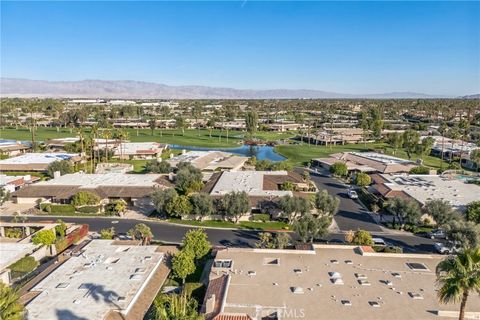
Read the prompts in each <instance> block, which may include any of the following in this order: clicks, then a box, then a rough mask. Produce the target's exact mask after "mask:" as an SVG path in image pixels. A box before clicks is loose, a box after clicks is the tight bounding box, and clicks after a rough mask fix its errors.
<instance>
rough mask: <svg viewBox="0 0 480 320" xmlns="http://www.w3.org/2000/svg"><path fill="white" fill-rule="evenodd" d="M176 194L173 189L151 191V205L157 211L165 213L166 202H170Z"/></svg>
mask: <svg viewBox="0 0 480 320" xmlns="http://www.w3.org/2000/svg"><path fill="white" fill-rule="evenodd" d="M177 195H178V194H177V191H175V189H164V190H157V191H155V192H153V193H152V195H151V196H150V198H151V199H152V202H153V205H154V206H155V209H156V210H157V212H158V213H160V214H164V215H166V214H167V210H166V206H167V204H168V203H169V202H171V201H172V200H173V198H175V197H176V196H177Z"/></svg>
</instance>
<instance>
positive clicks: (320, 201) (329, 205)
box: [315, 190, 340, 217]
mask: <svg viewBox="0 0 480 320" xmlns="http://www.w3.org/2000/svg"><path fill="white" fill-rule="evenodd" d="M339 206H340V199H339V198H338V197H334V196H331V195H329V194H328V191H327V190H322V191H319V192H317V193H316V194H315V208H317V211H318V214H320V215H323V216H329V217H333V216H334V215H335V214H337V212H338V208H339Z"/></svg>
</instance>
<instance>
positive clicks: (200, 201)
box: [190, 193, 213, 220]
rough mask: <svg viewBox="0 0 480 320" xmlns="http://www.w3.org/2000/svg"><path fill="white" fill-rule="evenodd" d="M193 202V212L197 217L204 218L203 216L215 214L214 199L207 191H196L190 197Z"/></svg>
mask: <svg viewBox="0 0 480 320" xmlns="http://www.w3.org/2000/svg"><path fill="white" fill-rule="evenodd" d="M190 202H191V204H192V213H193V214H194V215H195V217H197V218H198V217H199V218H200V220H202V218H203V217H208V216H210V215H212V214H213V200H212V197H211V196H210V195H209V194H207V193H196V194H194V195H192V196H191V197H190Z"/></svg>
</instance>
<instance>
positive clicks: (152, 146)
mask: <svg viewBox="0 0 480 320" xmlns="http://www.w3.org/2000/svg"><path fill="white" fill-rule="evenodd" d="M160 149H161V145H160V143H158V142H123V143H121V144H119V145H118V147H117V149H115V155H122V154H123V155H129V154H137V153H140V152H142V151H143V152H144V151H159V150H160Z"/></svg>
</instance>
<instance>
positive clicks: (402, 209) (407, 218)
mask: <svg viewBox="0 0 480 320" xmlns="http://www.w3.org/2000/svg"><path fill="white" fill-rule="evenodd" d="M385 209H386V210H387V212H389V213H390V214H392V215H393V216H394V219H393V223H394V224H396V222H397V219H398V221H400V223H401V225H402V228H403V226H404V225H405V223H410V224H413V225H416V224H418V222H420V218H421V216H422V213H421V211H420V206H419V205H418V203H417V202H416V201H414V200H405V199H402V198H393V199H390V200H388V201H387V202H386V203H385Z"/></svg>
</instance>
